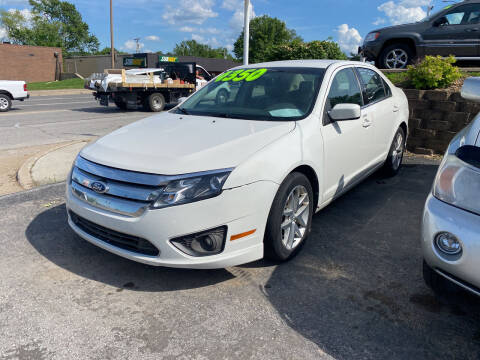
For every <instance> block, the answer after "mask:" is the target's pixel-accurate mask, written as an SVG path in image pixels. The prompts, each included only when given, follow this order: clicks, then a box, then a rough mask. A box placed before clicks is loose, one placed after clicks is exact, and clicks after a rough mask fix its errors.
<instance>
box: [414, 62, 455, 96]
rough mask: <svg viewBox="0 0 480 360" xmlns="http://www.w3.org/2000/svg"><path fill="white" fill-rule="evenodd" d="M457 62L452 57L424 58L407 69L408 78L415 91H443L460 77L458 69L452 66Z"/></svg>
mask: <svg viewBox="0 0 480 360" xmlns="http://www.w3.org/2000/svg"><path fill="white" fill-rule="evenodd" d="M456 61H457V60H455V58H454V57H453V56H450V57H448V58H446V59H443V58H442V57H441V56H436V57H435V56H426V57H425V59H423V60H422V61H421V62H420V63H418V64H417V65H415V66H412V65H410V66H409V67H408V72H407V74H408V78H409V80H410V81H411V83H412V84H413V86H414V87H415V88H416V89H419V90H431V89H443V88H446V87H449V86H450V85H452V84H453V83H454V82H455V81H457V80H458V79H460V78H461V77H462V73H461V72H460V69H459V68H458V67H456V66H453V65H452V64H454V63H455V62H456Z"/></svg>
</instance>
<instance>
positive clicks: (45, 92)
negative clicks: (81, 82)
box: [28, 89, 92, 97]
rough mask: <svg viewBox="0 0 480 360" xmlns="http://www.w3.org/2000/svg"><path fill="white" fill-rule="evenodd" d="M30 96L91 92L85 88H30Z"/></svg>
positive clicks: (84, 93)
mask: <svg viewBox="0 0 480 360" xmlns="http://www.w3.org/2000/svg"><path fill="white" fill-rule="evenodd" d="M28 93H29V94H30V96H31V97H36V96H52V95H86V94H91V93H92V90H87V89H63V90H32V91H29V92H28Z"/></svg>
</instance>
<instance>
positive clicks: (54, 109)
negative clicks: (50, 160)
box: [0, 94, 151, 150]
mask: <svg viewBox="0 0 480 360" xmlns="http://www.w3.org/2000/svg"><path fill="white" fill-rule="evenodd" d="M149 115H151V113H147V112H143V111H128V112H126V111H119V110H118V109H117V108H116V106H115V105H113V106H109V107H104V106H100V105H98V103H97V102H96V101H95V100H94V98H93V96H92V95H91V94H87V95H85V94H84V95H54V96H37V97H32V98H30V99H28V100H26V101H23V102H20V101H14V102H13V106H12V109H11V110H10V111H9V112H7V113H2V114H0V150H4V149H13V148H20V147H26V146H35V145H44V144H51V143H58V142H64V141H71V140H89V139H95V138H97V137H98V136H102V135H105V134H107V133H109V132H111V131H113V130H115V129H117V128H119V127H121V126H124V125H127V124H129V123H131V122H133V121H136V120H139V119H142V118H145V117H147V116H149Z"/></svg>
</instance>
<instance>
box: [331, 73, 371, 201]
mask: <svg viewBox="0 0 480 360" xmlns="http://www.w3.org/2000/svg"><path fill="white" fill-rule="evenodd" d="M345 103H348V104H358V105H360V106H363V97H362V92H361V87H360V84H359V82H358V79H357V77H356V75H355V71H354V69H353V68H346V69H342V70H340V71H338V72H337V73H336V74H334V77H333V80H332V82H331V84H330V89H329V92H328V96H327V100H326V104H325V114H324V125H323V129H322V135H323V143H324V157H325V171H324V174H323V176H324V184H325V194H324V199H326V200H329V199H331V198H333V197H335V196H337V195H340V194H341V193H342V192H343V191H344V190H345V188H346V187H348V186H349V185H350V184H351V183H352V182H353V181H355V180H356V179H357V178H358V177H359V176H360V175H361V173H362V172H363V171H365V169H366V168H367V166H368V162H369V158H370V156H369V147H370V144H371V142H372V140H373V131H372V130H373V129H372V127H371V123H369V121H370V118H369V115H370V113H369V111H368V110H367V111H362V116H361V118H360V119H357V120H348V121H336V122H332V121H331V120H330V118H329V116H328V111H330V110H331V109H332V108H333V107H335V105H337V104H345Z"/></svg>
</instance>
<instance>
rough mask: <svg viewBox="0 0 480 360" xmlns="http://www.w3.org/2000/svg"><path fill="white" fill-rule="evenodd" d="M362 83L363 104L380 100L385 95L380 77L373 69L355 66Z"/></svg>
mask: <svg viewBox="0 0 480 360" xmlns="http://www.w3.org/2000/svg"><path fill="white" fill-rule="evenodd" d="M357 72H358V75H359V77H360V80H361V82H362V85H363V101H364V102H365V105H369V104H372V103H375V102H377V101H381V100H383V99H385V98H386V97H387V94H386V93H385V88H384V86H383V83H384V81H383V79H382V77H381V76H380V75H379V74H377V73H376V72H375V71H373V70H371V69H367V68H357Z"/></svg>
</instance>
